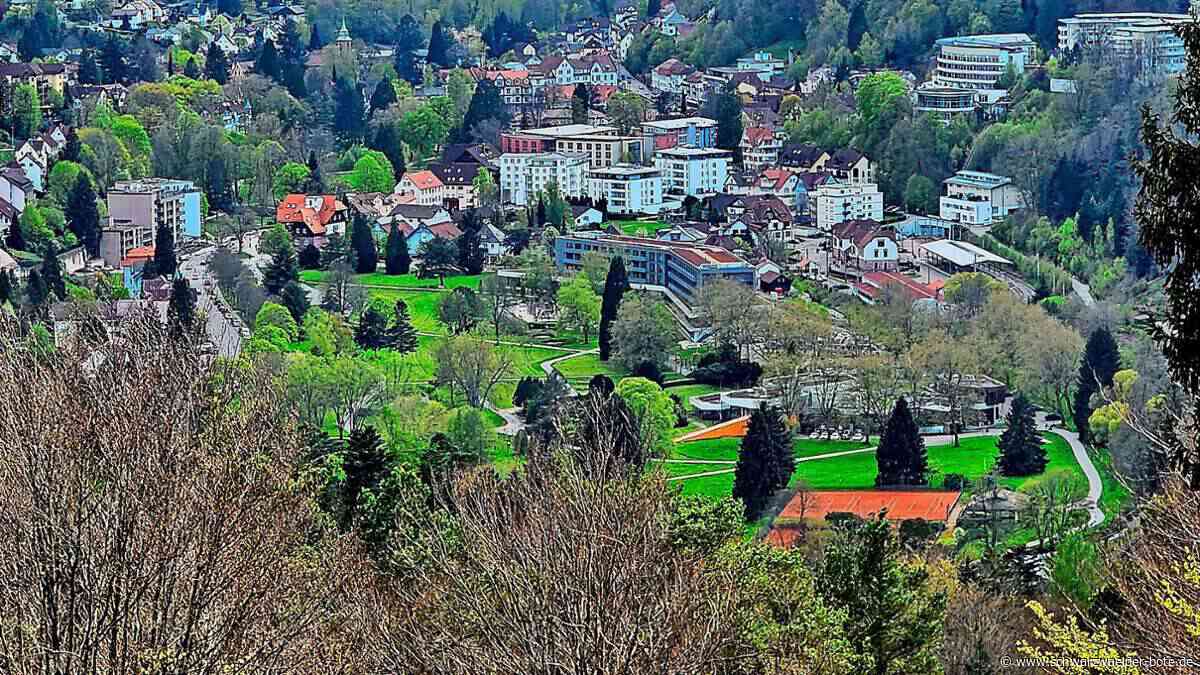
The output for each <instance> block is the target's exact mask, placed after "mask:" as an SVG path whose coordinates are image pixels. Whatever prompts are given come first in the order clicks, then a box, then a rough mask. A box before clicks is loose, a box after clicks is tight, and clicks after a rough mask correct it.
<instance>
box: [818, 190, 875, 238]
mask: <svg viewBox="0 0 1200 675" xmlns="http://www.w3.org/2000/svg"><path fill="white" fill-rule="evenodd" d="M808 201H809V204H815V205H816V206H815V208H816V212H817V213H816V216H817V228H818V229H820V230H821V231H823V232H829V231H831V230H832V229H833V227H834V226H835V225H838V224H840V223H844V222H846V221H850V220H873V221H876V222H878V221H882V220H883V193H882V192H880V191H879V186H877V185H875V184H874V183H859V184H856V185H847V184H845V183H832V184H826V185H822V186H821V187H819V188H817V189H815V190H813V191H812V192H810V193H809V197H808Z"/></svg>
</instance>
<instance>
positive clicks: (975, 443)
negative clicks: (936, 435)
mask: <svg viewBox="0 0 1200 675" xmlns="http://www.w3.org/2000/svg"><path fill="white" fill-rule="evenodd" d="M1048 438H1049V442H1048V443H1047V444H1046V455H1047V459H1048V460H1049V463H1048V464H1047V466H1046V469H1047V471H1052V470H1055V469H1068V470H1070V471H1073V472H1074V473H1076V475H1078V476H1079V477H1080V479H1081V480H1084V476H1083V470H1082V469H1081V468H1080V467H1079V464H1078V463H1077V462H1076V461H1075V456H1074V455H1073V454H1072V453H1071V448H1070V446H1069V445H1068V444H1067V442H1066V441H1065V440H1063V439H1062V438H1060V437H1058V436H1054V435H1049V436H1048ZM996 441H997V438H996V437H994V436H979V437H972V438H963V439H961V441H960V444H959V447H957V448H956V447H954V446H953V445H952V444H948V445H936V446H931V447H929V448H928V449H927V452H928V458H929V468H930V470H931V476H930V481H929V482H930V487H935V488H939V487H941V486H942V483H943V481H944V480H945V475H946V474H947V473H957V474H962V475H964V476H966V477H967V479H969V480H977V479H979V478H981V477H983V476H985V475H987V473H988V472H989V471H991V469H992V467H993V465H994V464H995V462H996V457H997V456H998V455H999V449H998V448H997V447H996ZM740 447H741V439H738V438H721V439H713V440H707V441H693V442H690V443H680V444H678V445H676V446H675V455H674V456H675V457H678V458H681V459H707V460H725V461H735V460H736V459H737V453H738V450H739V448H740ZM863 447H864V446H863V444H861V443H856V442H853V441H815V440H811V439H799V440H797V441H796V455H797V456H798V457H811V456H813V455H820V454H825V453H830V452H842V451H846V450H860V449H863ZM692 466H698V465H692ZM709 466H711V467H713V468H717V467H718V465H709ZM710 470H712V469H710ZM675 471H678V472H683V473H694V471H685V470H683V469H675ZM877 472H878V469H877V467H876V464H875V453H873V452H862V453H856V454H850V455H842V456H839V457H830V458H828V459H816V460H811V461H807V462H799V463H797V464H796V471H795V472H794V473H793V474H792V479H791V484H792V485H795V484H796V482H797V481H799V480H803V481H804V484H805V485H806V486H807V487H808V488H809V489H813V490H866V489H871V488H873V487H874V486H875V475H876V473H877ZM676 475H680V474H676ZM1031 478H1033V477H1021V478H1001V479H1000V483H1001V484H1002V485H1004V486H1005V487H1009V488H1014V489H1016V488H1020V487H1021V486H1022V485H1024V484H1025V483H1026V482H1028V481H1029V480H1031ZM695 480H696V481H701V480H703V481H705V483H704V484H703V485H700V486H695V487H689V486H688V483H691V482H692V480H684V481H680V482H682V483H683V484H684V491H685V492H687V493H689V494H691V493H692V492H693V491H697V492H698V493H702V494H710V493H712V491H713V490H716V489H717V487H718V485H719V484H720V482H719V481H714V480H712V479H711V478H709V477H705V478H703V479H701V478H697V479H695ZM727 484H728V488H729V489H730V490H732V489H733V478H732V476H731V477H730V478H729V480H728V481H727ZM1107 489H1108V488H1107V486H1106V490H1107ZM724 494H729V493H728V492H725V493H723V494H715V493H714V495H715V496H723V495H724ZM1114 494H1115V495H1116V496H1114V497H1113V499H1114V500H1116V501H1117V502H1118V503H1119V501H1120V494H1121V493H1119V492H1114Z"/></svg>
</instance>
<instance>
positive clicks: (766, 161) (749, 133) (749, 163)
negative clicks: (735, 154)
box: [740, 127, 783, 173]
mask: <svg viewBox="0 0 1200 675" xmlns="http://www.w3.org/2000/svg"><path fill="white" fill-rule="evenodd" d="M740 145H741V149H742V164H743V165H744V166H745V167H746V170H747V171H753V172H756V173H757V172H758V171H761V170H762V169H764V168H766V167H769V166H774V165H775V163H776V162H777V161H779V149H780V148H781V147H783V143H782V142H781V141H780V139H779V136H777V135H776V133H775V131H774V130H773V129H770V128H768V127H747V128H746V129H745V130H744V131H743V132H742V141H741V144H740Z"/></svg>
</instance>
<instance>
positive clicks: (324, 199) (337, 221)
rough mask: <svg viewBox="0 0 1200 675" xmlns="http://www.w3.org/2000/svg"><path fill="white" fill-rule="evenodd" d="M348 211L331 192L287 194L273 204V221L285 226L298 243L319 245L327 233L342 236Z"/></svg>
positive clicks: (322, 244)
mask: <svg viewBox="0 0 1200 675" xmlns="http://www.w3.org/2000/svg"><path fill="white" fill-rule="evenodd" d="M348 212H349V209H348V208H347V207H346V205H345V204H344V203H342V202H341V201H340V200H339V199H338V198H337V197H335V196H334V195H303V194H290V195H288V196H286V197H284V198H283V201H281V202H279V205H278V206H276V207H275V220H276V222H279V223H283V224H284V225H285V226H286V227H287V228H288V230H289V231H290V232H291V234H292V237H294V238H295V239H296V240H297V241H298V242H299V243H300V246H307V245H308V244H312V245H313V246H316V247H317V248H320V247H321V246H324V245H325V239H326V238H327V237H328V236H330V235H333V234H338V235H341V236H345V235H346V222H347V221H348V220H349V213H348Z"/></svg>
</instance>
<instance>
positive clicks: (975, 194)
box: [938, 171, 1025, 225]
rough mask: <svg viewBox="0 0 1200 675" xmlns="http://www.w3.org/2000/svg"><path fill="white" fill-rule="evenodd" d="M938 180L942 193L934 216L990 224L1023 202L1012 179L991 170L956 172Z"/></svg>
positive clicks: (955, 220)
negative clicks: (942, 186) (942, 179)
mask: <svg viewBox="0 0 1200 675" xmlns="http://www.w3.org/2000/svg"><path fill="white" fill-rule="evenodd" d="M942 183H943V184H944V185H945V186H946V194H945V196H943V197H942V198H941V199H940V200H938V215H939V216H940V217H941V218H942V219H943V220H952V221H954V222H958V223H965V224H968V225H990V224H991V223H993V222H995V221H996V220H999V219H1001V218H1004V217H1006V216H1008V215H1009V214H1010V213H1012V212H1013V211H1016V210H1017V209H1019V208H1021V207H1022V206H1024V203H1025V202H1024V199H1023V198H1022V197H1021V191H1020V189H1018V188H1017V186H1016V185H1015V184H1014V183H1013V182H1012V179H1010V178H1008V177H1006V176H997V175H996V174H994V173H984V172H983V171H959V172H958V173H956V174H954V175H953V176H951V177H949V178H947V179H946V180H944V181H942Z"/></svg>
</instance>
